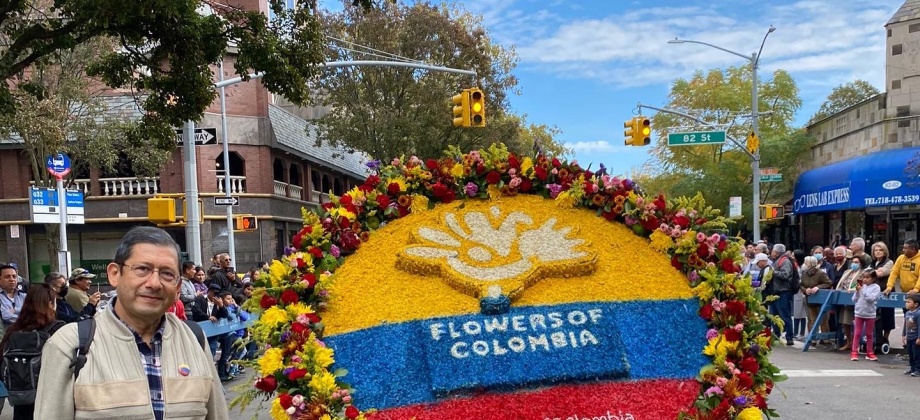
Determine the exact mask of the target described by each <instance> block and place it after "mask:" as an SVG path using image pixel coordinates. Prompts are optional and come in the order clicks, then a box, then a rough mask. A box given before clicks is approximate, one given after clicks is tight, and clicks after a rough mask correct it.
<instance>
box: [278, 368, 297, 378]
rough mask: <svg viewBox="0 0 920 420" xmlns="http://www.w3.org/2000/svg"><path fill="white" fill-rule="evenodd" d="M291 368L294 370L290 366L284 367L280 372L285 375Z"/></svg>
mask: <svg viewBox="0 0 920 420" xmlns="http://www.w3.org/2000/svg"><path fill="white" fill-rule="evenodd" d="M293 370H294V368H292V367H286V368H284V370H282V371H281V373H283V374H284V376H287V375H288V374H289V373H291V372H292V371H293Z"/></svg>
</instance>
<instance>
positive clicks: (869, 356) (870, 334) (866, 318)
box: [850, 253, 882, 362]
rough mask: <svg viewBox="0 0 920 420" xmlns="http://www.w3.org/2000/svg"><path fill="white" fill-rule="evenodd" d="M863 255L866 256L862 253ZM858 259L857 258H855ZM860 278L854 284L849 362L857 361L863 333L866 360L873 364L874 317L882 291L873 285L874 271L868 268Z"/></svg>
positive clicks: (876, 277) (876, 359) (874, 359)
mask: <svg viewBox="0 0 920 420" xmlns="http://www.w3.org/2000/svg"><path fill="white" fill-rule="evenodd" d="M863 255H866V254H865V253H863ZM857 258H859V257H857ZM860 276H861V277H860V278H859V280H857V283H856V292H855V293H853V297H852V299H853V303H854V304H855V305H854V307H853V314H854V318H853V340H851V341H852V342H853V344H852V346H851V347H850V360H853V361H857V360H859V351H858V350H859V339H860V337H862V335H863V333H865V334H866V360H871V361H873V362H877V361H878V357H875V347H873V346H874V344H875V343H874V341H873V338H874V335H875V316H876V314H877V312H878V307H877V305H876V304H877V303H878V298H879V296H880V295H881V294H882V290H881V289H880V288H879V287H878V285H877V284H875V281H876V280H877V279H878V274H876V273H875V270H873V269H871V268H869V269H866V270H863V271H862V272H861V273H860Z"/></svg>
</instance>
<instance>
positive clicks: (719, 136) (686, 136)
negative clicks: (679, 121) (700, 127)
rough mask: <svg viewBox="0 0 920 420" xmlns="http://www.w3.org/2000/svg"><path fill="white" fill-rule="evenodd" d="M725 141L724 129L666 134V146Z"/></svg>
mask: <svg viewBox="0 0 920 420" xmlns="http://www.w3.org/2000/svg"><path fill="white" fill-rule="evenodd" d="M722 143H725V132H724V131H698V132H694V133H670V134H668V146H699V145H704V144H722Z"/></svg>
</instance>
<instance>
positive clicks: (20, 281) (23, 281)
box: [10, 262, 32, 293]
mask: <svg viewBox="0 0 920 420" xmlns="http://www.w3.org/2000/svg"><path fill="white" fill-rule="evenodd" d="M10 266H12V267H13V268H15V269H16V289H18V290H19V291H20V292H22V293H26V292H28V291H29V287H30V286H31V285H32V283H29V279H27V278H25V277H23V276H22V271H21V270H19V264H16V263H14V262H11V263H10Z"/></svg>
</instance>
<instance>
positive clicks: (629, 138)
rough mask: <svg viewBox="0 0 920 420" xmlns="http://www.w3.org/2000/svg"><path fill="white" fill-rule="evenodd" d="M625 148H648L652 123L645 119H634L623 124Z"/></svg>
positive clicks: (650, 140)
mask: <svg viewBox="0 0 920 420" xmlns="http://www.w3.org/2000/svg"><path fill="white" fill-rule="evenodd" d="M623 127H625V128H626V130H624V131H623V135H624V136H626V145H627V146H648V145H649V143H651V142H652V122H651V121H650V120H649V119H648V118H645V117H641V116H639V117H635V118H633V119H631V120H629V121H626V122H624V123H623Z"/></svg>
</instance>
